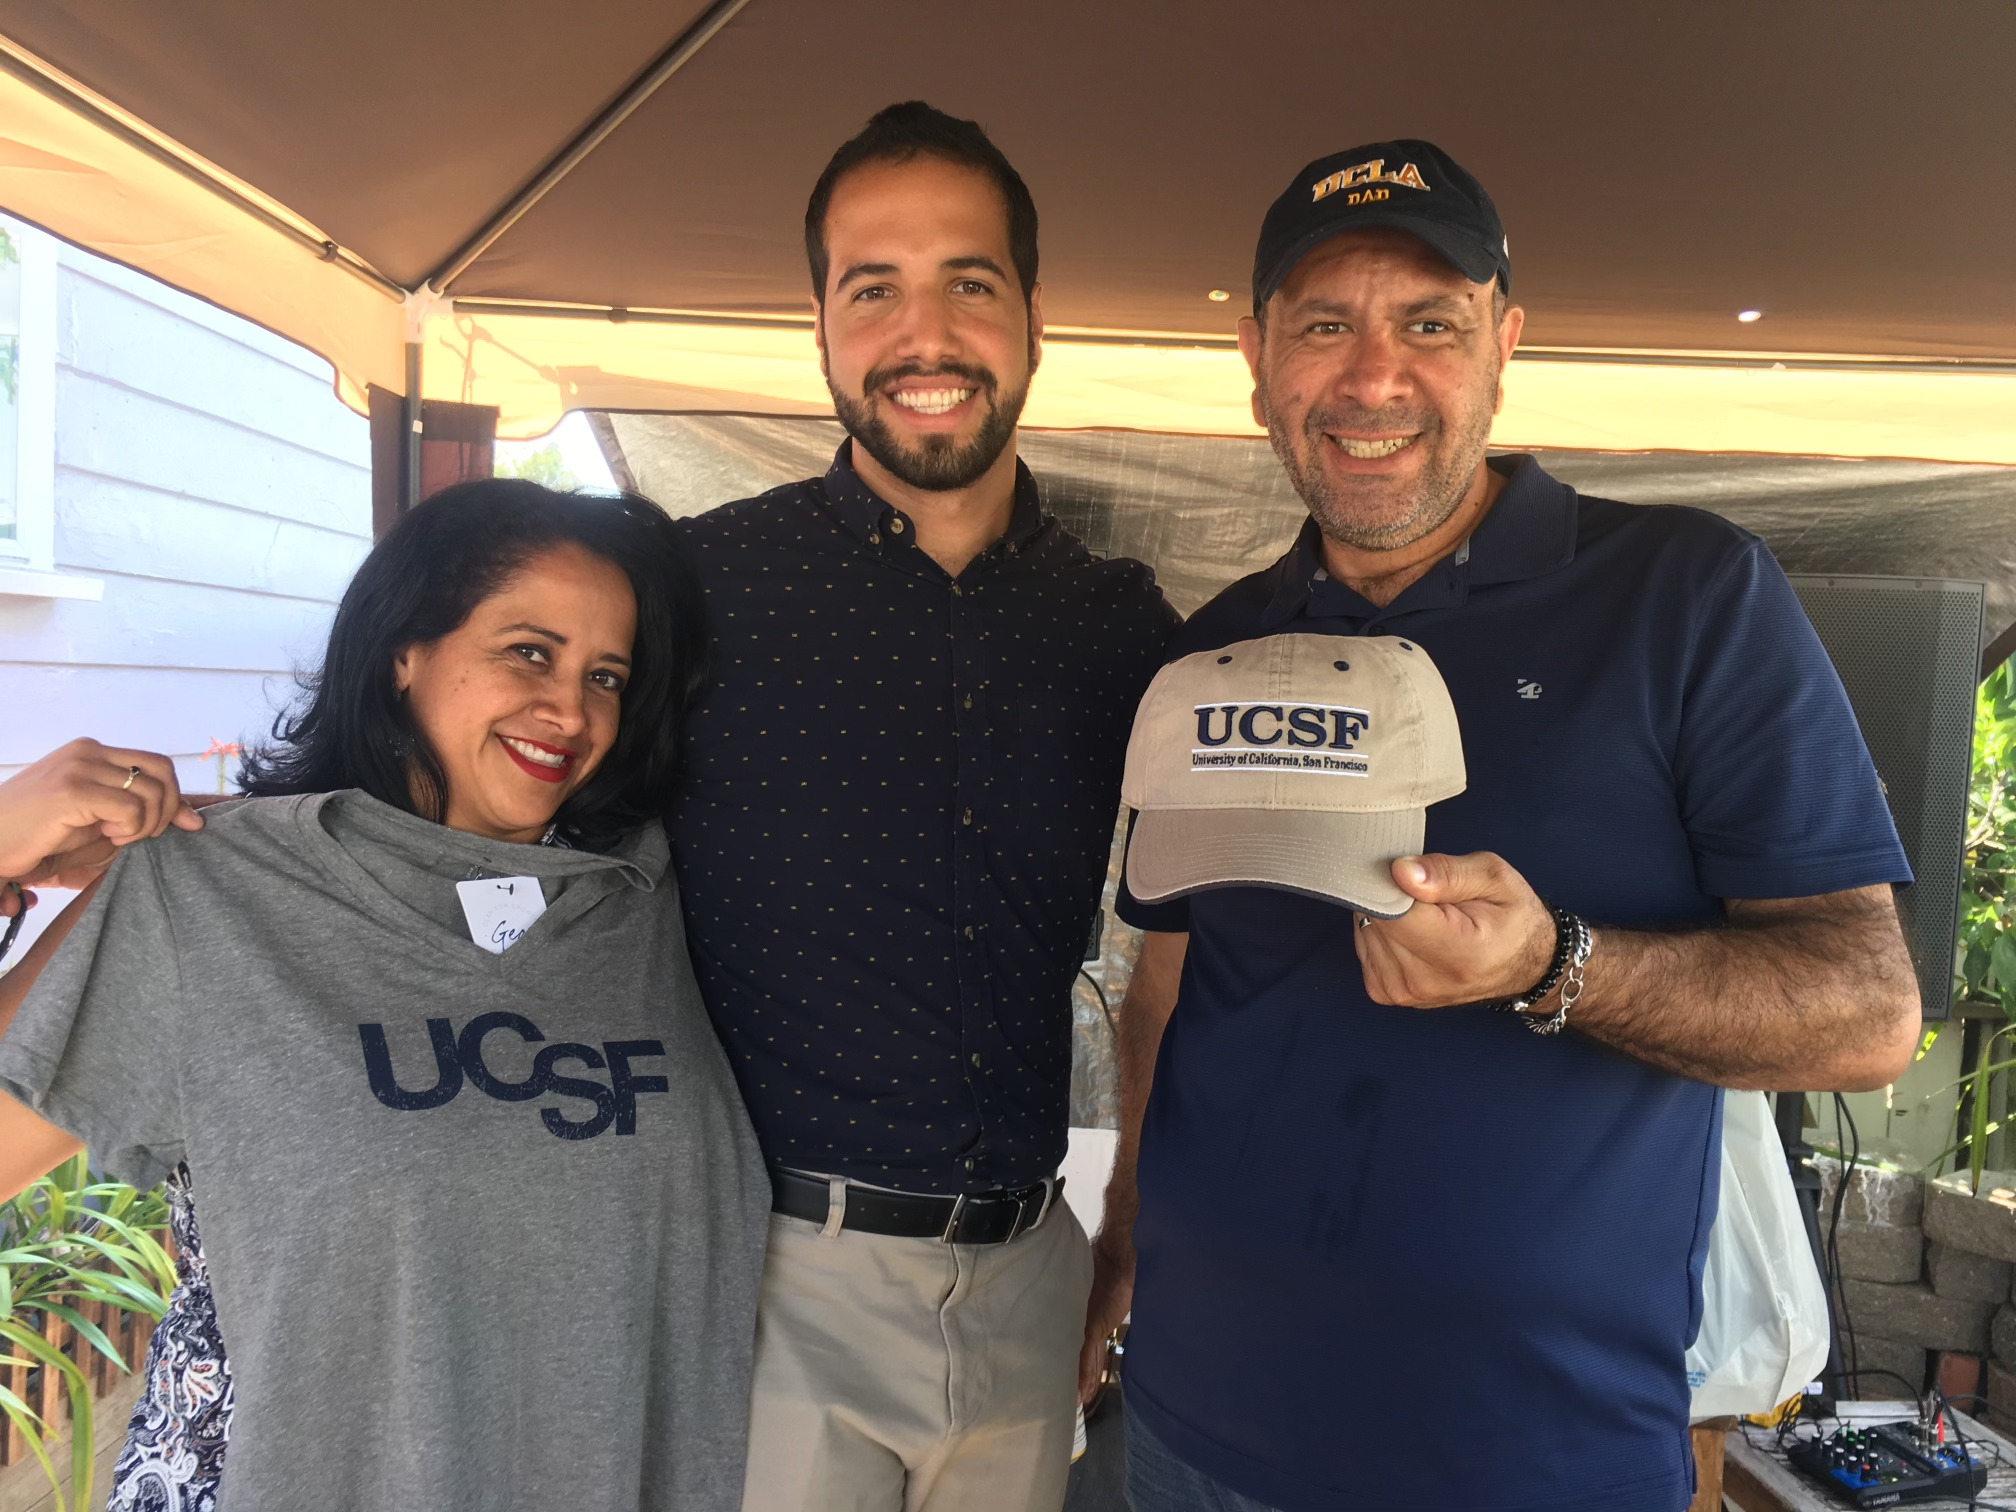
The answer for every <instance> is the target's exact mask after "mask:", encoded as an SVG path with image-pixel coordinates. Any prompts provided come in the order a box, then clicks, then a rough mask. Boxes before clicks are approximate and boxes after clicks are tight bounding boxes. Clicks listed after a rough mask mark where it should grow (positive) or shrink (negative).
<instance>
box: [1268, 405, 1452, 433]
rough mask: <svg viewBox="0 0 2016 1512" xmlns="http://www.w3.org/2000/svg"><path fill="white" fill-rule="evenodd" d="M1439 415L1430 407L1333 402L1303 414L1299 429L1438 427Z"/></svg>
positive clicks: (1398, 429) (1387, 429)
mask: <svg viewBox="0 0 2016 1512" xmlns="http://www.w3.org/2000/svg"><path fill="white" fill-rule="evenodd" d="M1441 428H1442V419H1441V417H1440V416H1439V415H1437V414H1436V413H1435V412H1434V411H1433V410H1427V409H1409V408H1407V407H1405V406H1404V405H1400V406H1394V407H1392V408H1387V409H1376V410H1373V409H1366V408H1364V407H1363V406H1362V405H1356V404H1349V405H1333V406H1331V407H1329V408H1317V409H1312V410H1310V411H1309V413H1308V414H1307V415H1305V416H1303V418H1302V429H1303V431H1304V433H1305V434H1307V435H1310V436H1316V435H1320V434H1321V433H1322V432H1324V431H1420V432H1422V433H1423V434H1426V433H1428V432H1430V431H1436V430H1440V429H1441Z"/></svg>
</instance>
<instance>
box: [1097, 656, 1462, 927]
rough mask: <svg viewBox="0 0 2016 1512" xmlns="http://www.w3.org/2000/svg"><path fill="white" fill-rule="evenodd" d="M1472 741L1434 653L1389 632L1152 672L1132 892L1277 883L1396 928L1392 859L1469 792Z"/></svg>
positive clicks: (1135, 742) (1130, 768)
mask: <svg viewBox="0 0 2016 1512" xmlns="http://www.w3.org/2000/svg"><path fill="white" fill-rule="evenodd" d="M1465 780H1466V779H1465V777H1464V772H1463V737H1462V733H1461V731H1460V730H1459V729H1458V727H1457V724H1456V708H1455V705H1454V704H1452V703H1451V702H1450V701H1449V690H1448V689H1447V688H1446V687H1444V686H1443V683H1442V674H1441V673H1440V672H1438V671H1436V670H1435V663H1434V662H1432V661H1430V660H1429V659H1428V653H1427V652H1425V651H1423V650H1422V649H1421V648H1420V647H1419V646H1417V645H1415V644H1414V643H1413V642H1411V641H1405V640H1400V639H1397V638H1396V637H1393V636H1356V637H1354V636H1337V635H1269V636H1265V637H1262V638H1261V639H1259V640H1249V641H1240V642H1239V643H1237V644H1236V645H1231V646H1220V647H1219V648H1218V649H1217V650H1215V651H1199V652H1197V653H1195V654H1194V655H1191V656H1186V657H1184V658H1183V659H1182V660H1180V661H1173V662H1171V663H1169V665H1168V666H1166V667H1164V668H1163V669H1162V670H1161V671H1160V672H1158V673H1157V674H1156V675H1155V680H1154V682H1152V683H1150V684H1149V685H1148V692H1147V694H1146V695H1145V696H1144V697H1143V698H1142V700H1141V707H1140V708H1139V709H1138V710H1136V711H1135V714H1134V734H1133V738H1132V739H1131V740H1130V741H1129V742H1128V744H1127V775H1126V778H1125V780H1124V781H1123V783H1122V786H1121V792H1120V796H1121V800H1122V801H1123V802H1124V803H1126V805H1127V806H1128V807H1129V808H1131V809H1133V810H1135V811H1136V813H1137V814H1138V815H1139V818H1138V819H1137V820H1136V821H1135V825H1134V838H1133V840H1132V842H1131V844H1130V845H1129V847H1128V851H1127V887H1128V890H1129V891H1131V892H1132V893H1133V894H1134V896H1135V897H1137V898H1139V899H1140V900H1141V901H1142V902H1144V903H1157V902H1160V901H1162V900H1163V899H1165V898H1174V897H1178V896H1181V895H1182V894H1184V893H1192V892H1199V891H1202V890H1203V889H1206V888H1212V887H1278V888H1285V889H1287V890H1288V891H1290V892H1298V893H1306V894H1308V895H1310V896H1312V897H1318V898H1328V899H1332V900H1334V901H1336V902H1340V903H1348V904H1350V905H1351V907H1353V908H1356V909H1359V910H1362V911H1363V912H1365V913H1368V914H1376V915H1378V916H1379V917H1380V918H1386V919H1393V918H1398V917H1399V916H1400V915H1401V914H1404V913H1405V912H1407V910H1408V909H1409V908H1410V907H1411V906H1413V899H1411V898H1410V897H1408V896H1407V894H1406V893H1404V892H1402V891H1401V890H1400V889H1399V887H1398V886H1397V885H1395V883H1394V881H1393V870H1392V864H1393V862H1394V861H1395V860H1397V859H1398V858H1400V857H1401V856H1411V855H1417V854H1419V853H1420V850H1421V846H1422V841H1423V839H1424V837H1425V834H1426V830H1427V822H1428V819H1427V808H1428V805H1429V804H1431V803H1439V802H1440V801H1441V800H1443V799H1444V798H1453V797H1455V796H1456V794H1458V793H1460V792H1462V791H1463V788H1464V785H1465Z"/></svg>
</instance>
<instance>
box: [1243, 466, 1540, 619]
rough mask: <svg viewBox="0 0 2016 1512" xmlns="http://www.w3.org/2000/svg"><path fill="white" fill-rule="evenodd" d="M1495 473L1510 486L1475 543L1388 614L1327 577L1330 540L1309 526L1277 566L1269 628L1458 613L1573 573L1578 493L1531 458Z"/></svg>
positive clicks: (1432, 573)
mask: <svg viewBox="0 0 2016 1512" xmlns="http://www.w3.org/2000/svg"><path fill="white" fill-rule="evenodd" d="M1488 465H1489V466H1490V467H1491V469H1492V470H1493V471H1494V472H1496V473H1498V474H1499V475H1501V476H1502V477H1503V478H1504V479H1505V488H1504V490H1503V491H1502V492H1501V493H1500V494H1499V495H1498V500H1497V502H1496V503H1495V504H1493V505H1492V506H1491V512H1490V513H1489V514H1487V515H1485V516H1484V521H1483V523H1482V524H1480V525H1479V526H1478V527H1477V528H1476V530H1474V531H1472V532H1471V534H1470V538H1469V539H1468V540H1467V541H1465V542H1463V543H1462V544H1461V545H1460V546H1458V547H1457V548H1456V549H1455V550H1454V551H1452V552H1451V553H1450V554H1449V555H1448V556H1446V557H1444V558H1442V560H1441V561H1439V562H1437V563H1435V565H1434V566H1432V567H1430V568H1429V569H1428V571H1427V572H1425V573H1423V574H1422V576H1421V578H1420V579H1419V580H1418V581H1417V582H1414V583H1412V584H1410V585H1409V586H1408V588H1407V590H1406V591H1405V592H1403V593H1402V594H1401V595H1400V596H1399V597H1398V598H1396V599H1395V600H1394V601H1393V602H1392V603H1391V604H1389V605H1387V606H1386V608H1385V609H1384V610H1375V608H1374V606H1373V605H1372V604H1371V603H1370V601H1369V600H1367V599H1365V598H1362V597H1361V596H1360V595H1359V594H1357V593H1355V592H1354V591H1352V590H1351V589H1349V588H1347V587H1345V586H1344V585H1343V584H1342V583H1337V582H1332V581H1331V580H1330V577H1329V574H1328V573H1327V572H1325V571H1324V569H1323V533H1322V531H1321V530H1319V529H1318V528H1317V525H1316V521H1315V520H1314V519H1310V520H1306V521H1304V522H1303V525H1302V530H1301V533H1300V534H1299V535H1298V536H1297V537H1296V538H1295V544H1294V546H1293V547H1292V548H1291V549H1290V550H1289V552H1288V554H1287V555H1286V556H1284V557H1283V558H1281V560H1280V561H1279V562H1277V563H1276V564H1275V568H1274V572H1275V580H1274V592H1273V594H1272V596H1271V597H1270V598H1269V600H1268V604H1267V608H1266V610H1265V612H1264V613H1263V615H1262V617H1261V619H1262V623H1263V624H1264V625H1265V626H1266V627H1267V628H1268V629H1270V630H1272V629H1275V628H1278V627H1279V626H1280V625H1282V624H1285V623H1286V622H1287V621H1289V620H1290V619H1293V618H1294V617H1295V616H1296V615H1298V614H1303V613H1314V614H1319V615H1320V614H1358V615H1366V616H1370V615H1375V614H1378V615H1384V614H1391V613H1404V612H1405V611H1407V610H1409V609H1429V608H1444V607H1454V606H1455V605H1458V604H1461V603H1462V602H1463V601H1464V600H1465V599H1466V598H1467V597H1469V590H1470V589H1471V588H1476V587H1482V586H1484V585H1486V584H1490V583H1516V582H1521V581H1523V580H1524V579H1526V578H1535V577H1539V576H1541V575H1542V574H1543V573H1548V572H1552V571H1554V570H1555V569H1556V568H1558V567H1565V566H1567V565H1568V563H1569V562H1571V561H1573V560H1574V557H1575V531H1576V524H1577V516H1578V513H1579V511H1578V509H1577V507H1576V505H1577V500H1576V496H1575V490H1574V489H1572V488H1570V487H1569V486H1568V485H1567V484H1565V483H1562V482H1559V481H1558V480H1556V479H1554V478H1552V477H1550V476H1548V474H1547V472H1546V470H1545V469H1544V468H1542V467H1541V466H1540V464H1539V463H1538V462H1537V461H1535V460H1534V459H1533V458H1532V457H1529V456H1526V455H1525V454H1523V453H1512V454H1510V455H1507V456H1502V457H1492V458H1491V459H1490V461H1489V464H1488Z"/></svg>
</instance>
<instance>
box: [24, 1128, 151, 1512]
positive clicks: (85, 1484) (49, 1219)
mask: <svg viewBox="0 0 2016 1512" xmlns="http://www.w3.org/2000/svg"><path fill="white" fill-rule="evenodd" d="M167 1223H168V1204H167V1201H166V1199H165V1198H164V1197H163V1196H162V1194H161V1193H160V1192H159V1191H153V1192H139V1191H136V1190H135V1189H134V1188H132V1187H130V1186H127V1185H126V1184H125V1183H123V1182H117V1181H98V1180H93V1179H92V1177H91V1175H90V1173H89V1172H88V1171H87V1170H86V1169H85V1164H84V1157H83V1156H81V1155H80V1156H77V1157H76V1158H75V1159H72V1160H69V1161H66V1162H64V1164H62V1165H60V1166H58V1167H57V1168H56V1169H55V1170H54V1171H51V1172H50V1173H49V1174H48V1175H47V1176H45V1177H43V1178H42V1179H41V1180H40V1181H38V1182H36V1183H35V1184H34V1185H33V1186H31V1187H29V1188H28V1189H27V1190H26V1191H25V1192H23V1193H22V1194H21V1195H20V1196H18V1197H16V1198H15V1199H14V1200H13V1201H12V1202H8V1203H0V1372H4V1373H0V1412H4V1413H5V1414H6V1416H7V1418H8V1420H9V1421H11V1422H12V1423H13V1424H14V1425H15V1426H16V1427H17V1428H19V1429H20V1430H21V1435H22V1437H23V1438H24V1439H26V1441H27V1443H28V1446H29V1448H30V1449H31V1450H32V1451H33V1453H34V1455H35V1457H36V1459H37V1460H39V1461H40V1462H41V1465H42V1470H43V1473H44V1474H46V1475H47V1476H48V1478H49V1484H50V1485H51V1487H53V1488H54V1489H55V1493H56V1498H55V1507H56V1512H72V1509H76V1508H83V1507H87V1506H89V1505H91V1481H92V1469H93V1460H94V1458H95V1454H96V1444H95V1434H94V1432H93V1425H92V1417H91V1382H90V1378H89V1376H88V1375H87V1374H86V1372H85V1368H84V1367H85V1359H86V1358H87V1357H85V1356H84V1353H83V1351H84V1347H85V1346H88V1347H89V1348H91V1349H95V1350H97V1351H98V1352H99V1353H101V1354H103V1355H104V1356H105V1357H106V1358H107V1359H109V1360H111V1361H113V1362H114V1363H115V1364H117V1365H118V1367H119V1368H120V1370H122V1371H123V1370H125V1369H126V1368H127V1367H126V1362H125V1361H124V1360H123V1359H121V1358H120V1355H119V1351H118V1349H117V1348H115V1347H114V1345H113V1344H112V1341H111V1340H110V1339H108V1338H106V1336H105V1334H104V1331H103V1330H102V1329H100V1328H99V1327H98V1325H97V1324H95V1323H93V1322H92V1321H91V1320H90V1319H89V1318H88V1317H86V1316H85V1313H84V1310H83V1309H85V1308H86V1307H88V1306H89V1305H90V1304H93V1303H102V1304H105V1305H107V1306H110V1307H113V1308H116V1309H119V1310H120V1311H123V1312H134V1313H141V1314H144V1315H145V1316H147V1317H148V1318H150V1319H155V1318H159V1317H160V1316H161V1314H162V1313H163V1312H164V1311H166V1310H167V1305H168V1304H167V1298H168V1294H169V1293H170V1292H171V1291H172V1290H173V1289H174V1286H175V1267H174V1264H173V1262H172V1261H171V1260H170V1259H169V1257H168V1253H167V1251H166V1250H165V1249H164V1248H163V1247H162V1245H161V1242H160V1240H159V1238H158V1237H157V1235H159V1234H160V1233H161V1232H162V1231H163V1230H164V1229H165V1228H166V1227H167ZM52 1318H53V1319H56V1320H60V1322H61V1323H62V1324H65V1325H67V1326H68V1329H69V1331H71V1332H73V1333H74V1335H75V1336H76V1338H77V1339H78V1340H80V1341H81V1343H80V1344H79V1345H78V1346H76V1352H77V1356H78V1357H77V1358H73V1357H72V1355H71V1353H70V1352H68V1351H66V1350H65V1349H64V1348H63V1347H61V1345H59V1343H57V1342H55V1341H53V1340H51V1339H50V1338H49V1337H48V1336H47V1335H48V1333H49V1332H50V1330H49V1329H48V1327H47V1325H48V1322H49V1320H50V1319H52ZM9 1366H19V1367H25V1368H27V1369H40V1370H43V1371H54V1372H55V1373H56V1375H57V1377H58V1378H59V1379H60V1380H61V1381H62V1383H63V1389H64V1392H65V1394H66V1396H67V1397H68V1399H69V1404H70V1420H71V1424H72V1427H71V1436H70V1490H69V1495H68V1496H67V1497H66V1496H65V1495H64V1491H63V1487H62V1483H61V1479H60V1477H59V1476H58V1474H57V1471H56V1465H55V1463H54V1461H53V1460H52V1459H51V1458H50V1454H49V1449H48V1444H49V1443H50V1442H53V1440H54V1439H55V1437H56V1428H57V1425H56V1424H55V1423H54V1422H52V1421H45V1420H44V1418H43V1417H42V1415H41V1414H38V1413H37V1412H36V1411H35V1410H34V1409H33V1408H32V1407H31V1406H30V1405H29V1403H28V1402H27V1401H26V1400H24V1399H23V1398H22V1397H21V1396H20V1395H19V1394H17V1393H16V1392H15V1391H13V1390H11V1389H10V1388H9V1387H8V1386H7V1384H6V1380H7V1376H8V1375H9V1374H11V1373H12V1372H7V1371H5V1367H9ZM43 1400H44V1401H45V1403H46V1401H47V1400H48V1398H47V1395H46V1394H45V1395H44V1397H43Z"/></svg>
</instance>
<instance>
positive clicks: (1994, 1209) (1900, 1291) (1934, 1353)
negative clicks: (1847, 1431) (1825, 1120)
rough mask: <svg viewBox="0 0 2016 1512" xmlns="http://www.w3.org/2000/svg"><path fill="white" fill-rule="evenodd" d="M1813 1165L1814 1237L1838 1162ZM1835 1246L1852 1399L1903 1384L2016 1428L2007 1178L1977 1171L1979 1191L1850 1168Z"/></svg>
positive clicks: (1899, 1389)
mask: <svg viewBox="0 0 2016 1512" xmlns="http://www.w3.org/2000/svg"><path fill="white" fill-rule="evenodd" d="M1814 1165H1815V1167H1816V1168H1817V1169H1818V1170H1819V1173H1820V1180H1821V1194H1820V1225H1821V1234H1822V1236H1823V1238H1824V1237H1825V1235H1826V1232H1827V1226H1828V1222H1829V1219H1830V1218H1831V1216H1832V1213H1833V1203H1834V1194H1835V1191H1836V1189H1837V1187H1838V1186H1839V1183H1840V1175H1841V1167H1840V1164H1839V1162H1837V1161H1835V1160H1833V1159H1831V1158H1829V1157H1827V1156H1817V1157H1815V1159H1814ZM1836 1246H1837V1249H1838V1253H1839V1256H1840V1272H1841V1274H1840V1277H1839V1279H1838V1281H1837V1283H1836V1284H1837V1295H1838V1298H1839V1301H1840V1302H1841V1303H1842V1304H1844V1305H1845V1309H1846V1317H1847V1321H1848V1323H1849V1324H1850V1325H1852V1327H1853V1330H1854V1344H1855V1351H1856V1356H1857V1360H1856V1363H1857V1366H1858V1368H1859V1369H1860V1371H1861V1372H1862V1375H1861V1378H1860V1379H1859V1380H1858V1381H1857V1382H1855V1383H1854V1384H1853V1387H1852V1388H1851V1394H1852V1395H1854V1396H1859V1397H1894V1396H1899V1395H1902V1394H1903V1392H1904V1388H1905V1386H1906V1385H1907V1384H1909V1385H1910V1386H1911V1387H1912V1389H1914V1390H1918V1389H1923V1388H1924V1387H1925V1386H1927V1385H1938V1386H1940V1387H1941V1389H1943V1390H1945V1391H1947V1392H1948V1393H1949V1394H1951V1393H1955V1392H1960V1393H1979V1394H1980V1395H1981V1396H1982V1397H1983V1398H1985V1400H1978V1401H1972V1402H1968V1401H1962V1402H1959V1403H1958V1405H1959V1406H1960V1407H1961V1408H1962V1410H1965V1411H1970V1412H1974V1413H1975V1414H1977V1415H1979V1416H1982V1417H1984V1418H1985V1419H1986V1420H1988V1421H1989V1422H1991V1423H1993V1424H1994V1426H1996V1427H1997V1428H2000V1429H2002V1430H2004V1431H2011V1430H2016V1173H2012V1172H2006V1171H1990V1172H1985V1173H1984V1174H1983V1177H1982V1181H1981V1191H1980V1194H1979V1195H1978V1196H1977V1195H1976V1194H1975V1192H1974V1191H1973V1190H1972V1188H1971V1186H1970V1184H1969V1182H1968V1179H1967V1176H1966V1173H1964V1172H1962V1173H1960V1174H1959V1175H1955V1176H1940V1177H1935V1178H1932V1179H1930V1180H1927V1179H1925V1178H1922V1177H1920V1176H1917V1175H1914V1174H1911V1173H1908V1172H1899V1171H1880V1170H1873V1169H1869V1168H1866V1167H1865V1168H1859V1169H1858V1170H1857V1171H1856V1172H1855V1175H1854V1178H1853V1179H1852V1180H1851V1181H1850V1182H1849V1184H1848V1191H1847V1194H1846V1196H1845V1197H1844V1198H1843V1199H1842V1204H1841V1224H1840V1228H1839V1230H1838V1232H1837V1234H1836ZM1842 1344H1843V1349H1844V1351H1845V1349H1846V1348H1847V1340H1846V1339H1845V1338H1844V1339H1843V1341H1842Z"/></svg>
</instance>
